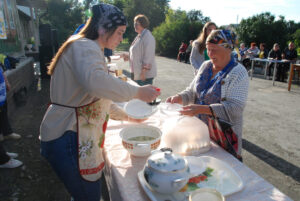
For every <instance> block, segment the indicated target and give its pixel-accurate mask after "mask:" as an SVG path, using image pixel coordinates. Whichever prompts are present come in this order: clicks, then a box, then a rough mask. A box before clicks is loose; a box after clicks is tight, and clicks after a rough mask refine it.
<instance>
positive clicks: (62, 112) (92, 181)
mask: <svg viewBox="0 0 300 201" xmlns="http://www.w3.org/2000/svg"><path fill="white" fill-rule="evenodd" d="M126 25H127V21H126V18H125V16H124V14H123V13H122V12H121V11H120V10H119V9H118V8H117V7H115V6H113V5H109V4H102V3H101V4H98V5H94V6H93V7H92V17H90V18H89V19H88V22H87V23H86V24H85V26H84V27H83V28H82V29H81V31H80V32H79V33H78V34H76V35H73V36H71V37H70V38H69V39H68V40H67V41H66V42H65V43H64V44H62V46H61V47H60V49H59V51H58V52H57V54H56V55H55V57H54V58H53V59H52V62H51V63H50V66H49V68H48V73H49V74H50V75H51V82H50V100H51V104H50V105H49V107H48V109H47V111H46V113H45V115H44V118H43V120H42V123H41V126H40V140H41V155H42V156H43V157H44V158H45V159H46V160H47V161H48V162H49V164H50V165H51V166H52V168H53V170H54V171H55V173H56V174H57V176H58V177H59V178H60V179H61V181H62V182H63V183H64V185H65V187H66V189H67V190H68V192H69V193H70V194H71V196H72V197H73V198H74V200H75V201H99V200H100V198H101V176H102V170H103V168H104V166H105V164H104V158H103V153H102V152H103V148H104V142H105V131H106V128H107V123H108V120H109V119H110V118H111V119H115V120H125V121H126V120H128V121H134V122H136V121H135V120H134V119H131V118H129V117H128V116H127V114H126V113H125V112H124V111H123V110H120V108H118V107H115V106H116V105H115V104H113V103H112V102H126V101H129V100H131V99H134V98H136V99H140V100H142V101H145V102H151V101H153V100H154V99H156V97H157V96H158V95H160V92H158V91H156V88H155V87H154V86H151V85H147V86H136V85H132V84H129V83H127V82H124V81H122V80H120V79H118V78H117V77H115V76H113V75H111V74H109V73H108V68H107V64H106V61H105V56H104V53H103V52H104V48H109V49H112V50H114V49H115V48H116V47H117V46H118V45H119V44H120V42H121V41H122V40H123V34H124V33H125V31H126Z"/></svg>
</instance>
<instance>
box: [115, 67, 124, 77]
mask: <svg viewBox="0 0 300 201" xmlns="http://www.w3.org/2000/svg"><path fill="white" fill-rule="evenodd" d="M115 74H116V76H117V77H119V76H121V75H122V74H123V70H122V69H120V68H118V69H116V70H115Z"/></svg>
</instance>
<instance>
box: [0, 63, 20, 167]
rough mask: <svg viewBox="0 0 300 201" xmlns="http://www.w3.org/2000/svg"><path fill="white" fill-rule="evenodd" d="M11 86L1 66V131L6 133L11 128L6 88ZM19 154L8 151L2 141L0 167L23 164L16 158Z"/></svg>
mask: <svg viewBox="0 0 300 201" xmlns="http://www.w3.org/2000/svg"><path fill="white" fill-rule="evenodd" d="M9 86H10V85H9V83H8V81H7V79H6V77H5V75H4V73H3V70H2V67H1V66H0V131H2V132H3V131H4V133H5V132H6V131H7V129H8V130H9V129H10V125H9V122H8V118H7V108H6V107H7V106H6V104H7V103H6V90H7V88H8V89H9ZM5 124H7V125H5ZM8 136H9V135H8ZM19 136H20V135H19ZM1 137H2V139H1V141H3V136H2V135H1ZM4 137H7V136H4ZM20 137H21V136H20ZM17 156H18V154H16V153H8V152H6V151H5V149H4V147H3V145H2V143H1V142H0V168H16V167H19V166H21V165H22V164H23V163H22V162H21V161H19V160H16V159H14V158H16V157H17Z"/></svg>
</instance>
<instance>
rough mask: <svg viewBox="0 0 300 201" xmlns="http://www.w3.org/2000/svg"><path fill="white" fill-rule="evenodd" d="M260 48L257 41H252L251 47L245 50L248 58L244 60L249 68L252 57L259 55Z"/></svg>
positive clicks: (244, 63)
mask: <svg viewBox="0 0 300 201" xmlns="http://www.w3.org/2000/svg"><path fill="white" fill-rule="evenodd" d="M258 52H259V49H258V48H257V46H256V43H255V42H252V43H251V45H250V48H249V49H248V50H247V51H246V52H245V55H246V59H244V60H243V65H244V66H245V67H246V68H247V69H248V68H249V67H250V66H251V59H253V58H255V57H257V55H258Z"/></svg>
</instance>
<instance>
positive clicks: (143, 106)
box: [124, 99, 157, 119]
mask: <svg viewBox="0 0 300 201" xmlns="http://www.w3.org/2000/svg"><path fill="white" fill-rule="evenodd" d="M124 110H125V112H126V113H127V115H128V116H129V117H131V118H134V119H147V118H148V117H150V116H151V115H152V114H154V113H155V112H156V111H157V107H156V106H151V105H148V104H147V103H146V102H144V101H141V100H138V99H133V100H131V101H129V102H128V103H126V105H125V107H124Z"/></svg>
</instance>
